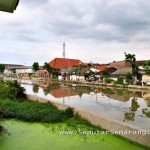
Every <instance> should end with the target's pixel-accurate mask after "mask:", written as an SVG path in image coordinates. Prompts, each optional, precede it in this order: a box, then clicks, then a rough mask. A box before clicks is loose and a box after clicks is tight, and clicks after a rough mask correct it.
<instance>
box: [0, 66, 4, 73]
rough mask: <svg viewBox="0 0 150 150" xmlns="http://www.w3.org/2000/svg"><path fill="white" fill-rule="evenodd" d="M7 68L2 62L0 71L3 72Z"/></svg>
mask: <svg viewBox="0 0 150 150" xmlns="http://www.w3.org/2000/svg"><path fill="white" fill-rule="evenodd" d="M4 70H5V65H4V64H0V73H3V72H4Z"/></svg>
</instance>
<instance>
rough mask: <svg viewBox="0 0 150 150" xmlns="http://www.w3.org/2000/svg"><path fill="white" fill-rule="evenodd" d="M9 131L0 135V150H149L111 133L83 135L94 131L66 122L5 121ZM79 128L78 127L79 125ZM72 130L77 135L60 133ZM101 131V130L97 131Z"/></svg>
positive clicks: (4, 123)
mask: <svg viewBox="0 0 150 150" xmlns="http://www.w3.org/2000/svg"><path fill="white" fill-rule="evenodd" d="M2 125H3V126H5V127H6V128H7V129H8V132H9V133H10V136H8V135H7V134H5V135H3V136H0V150H11V149H12V150H91V149H93V150H144V149H148V148H145V147H140V146H137V145H134V144H132V143H131V142H129V141H126V140H124V139H121V138H118V137H117V136H114V135H111V134H103V132H104V131H102V134H82V133H83V132H84V131H93V129H92V128H87V127H86V126H80V128H78V129H74V128H72V127H70V126H68V125H67V124H66V123H56V124H47V123H42V124H41V123H28V122H22V121H16V120H6V121H5V122H3V124H2ZM78 126H79V125H78ZM63 131H64V132H65V133H69V131H73V132H74V133H75V132H76V134H74V133H73V132H71V133H73V134H63V133H62V132H63ZM98 131H100V130H98Z"/></svg>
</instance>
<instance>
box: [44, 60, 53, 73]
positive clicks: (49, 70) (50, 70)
mask: <svg viewBox="0 0 150 150" xmlns="http://www.w3.org/2000/svg"><path fill="white" fill-rule="evenodd" d="M43 68H46V69H47V71H48V72H49V73H52V68H51V66H50V65H49V64H48V63H47V62H45V63H44V65H43Z"/></svg>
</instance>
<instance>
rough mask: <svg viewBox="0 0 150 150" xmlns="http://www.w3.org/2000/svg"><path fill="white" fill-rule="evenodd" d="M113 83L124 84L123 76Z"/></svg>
mask: <svg viewBox="0 0 150 150" xmlns="http://www.w3.org/2000/svg"><path fill="white" fill-rule="evenodd" d="M115 83H116V84H121V85H123V84H124V82H123V78H117V81H116V82H115Z"/></svg>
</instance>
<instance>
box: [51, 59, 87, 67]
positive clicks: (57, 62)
mask: <svg viewBox="0 0 150 150" xmlns="http://www.w3.org/2000/svg"><path fill="white" fill-rule="evenodd" d="M49 65H50V66H51V67H52V68H55V69H62V68H70V67H76V66H79V65H82V66H86V64H85V63H83V62H82V61H80V60H78V59H68V58H55V59H53V60H52V61H51V62H49Z"/></svg>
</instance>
